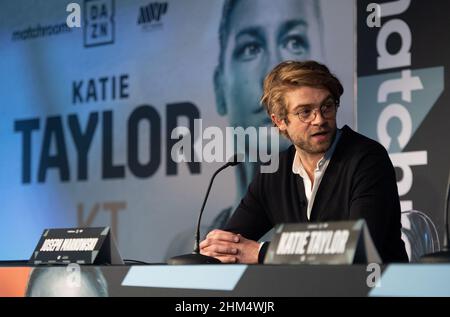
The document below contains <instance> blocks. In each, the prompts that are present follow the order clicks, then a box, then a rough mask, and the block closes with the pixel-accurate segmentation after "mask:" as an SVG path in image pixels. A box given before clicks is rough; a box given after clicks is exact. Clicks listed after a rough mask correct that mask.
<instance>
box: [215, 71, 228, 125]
mask: <svg viewBox="0 0 450 317" xmlns="http://www.w3.org/2000/svg"><path fill="white" fill-rule="evenodd" d="M214 93H215V94H216V109H217V112H218V113H219V114H220V115H221V116H224V115H226V114H227V105H226V102H225V95H224V92H223V77H222V72H221V71H220V69H219V66H217V67H216V69H215V71H214Z"/></svg>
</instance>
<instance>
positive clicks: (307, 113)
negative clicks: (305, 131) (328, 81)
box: [294, 98, 338, 123]
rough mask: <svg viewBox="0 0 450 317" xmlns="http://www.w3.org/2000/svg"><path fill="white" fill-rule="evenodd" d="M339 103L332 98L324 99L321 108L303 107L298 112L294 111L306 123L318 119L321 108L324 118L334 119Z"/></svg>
mask: <svg viewBox="0 0 450 317" xmlns="http://www.w3.org/2000/svg"><path fill="white" fill-rule="evenodd" d="M337 105H338V103H337V102H336V100H334V99H332V98H330V99H327V100H325V101H324V103H323V104H321V105H320V108H314V109H309V108H303V109H301V110H299V111H298V112H296V113H294V115H296V116H297V117H298V118H299V119H300V121H302V122H304V123H310V122H312V121H314V119H316V116H317V112H318V111H319V109H320V113H321V115H322V117H323V118H324V119H332V118H333V117H334V116H335V115H336V109H337Z"/></svg>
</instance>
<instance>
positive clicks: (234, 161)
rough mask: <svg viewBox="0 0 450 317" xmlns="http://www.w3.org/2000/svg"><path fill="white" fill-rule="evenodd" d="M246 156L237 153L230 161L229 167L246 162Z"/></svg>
mask: <svg viewBox="0 0 450 317" xmlns="http://www.w3.org/2000/svg"><path fill="white" fill-rule="evenodd" d="M244 158H245V155H244V154H242V153H235V154H234V155H233V156H232V157H230V158H229V159H228V163H227V165H228V166H235V165H238V164H241V163H242V162H244Z"/></svg>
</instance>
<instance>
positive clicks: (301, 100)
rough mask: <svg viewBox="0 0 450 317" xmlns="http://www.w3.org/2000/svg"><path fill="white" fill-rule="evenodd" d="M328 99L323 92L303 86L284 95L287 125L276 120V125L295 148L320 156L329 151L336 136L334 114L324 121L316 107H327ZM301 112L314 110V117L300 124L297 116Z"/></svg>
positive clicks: (283, 121)
mask: <svg viewBox="0 0 450 317" xmlns="http://www.w3.org/2000/svg"><path fill="white" fill-rule="evenodd" d="M332 100H333V99H332V96H331V94H330V92H329V91H328V90H327V89H320V88H312V87H306V86H305V87H300V88H296V89H294V90H291V91H289V92H287V93H286V95H285V101H286V104H287V108H288V119H289V123H286V121H285V120H279V121H278V122H277V125H278V126H279V128H280V130H282V131H285V132H286V133H287V134H288V135H289V138H290V139H291V141H292V143H293V144H294V145H295V146H296V148H297V149H300V150H301V151H303V152H306V153H308V154H312V155H315V154H324V153H325V152H326V151H327V150H328V149H329V148H330V146H331V143H332V142H333V139H334V135H335V133H336V112H332V113H331V115H328V116H329V118H328V119H327V118H324V116H323V115H322V114H321V112H320V111H319V108H320V106H321V105H325V104H330V101H331V102H333V101H332ZM333 104H334V103H333ZM333 109H335V108H333ZM305 110H306V111H311V110H312V111H315V118H314V120H312V121H311V122H309V123H305V122H303V121H301V120H300V118H299V116H298V115H297V114H298V113H299V112H301V111H305Z"/></svg>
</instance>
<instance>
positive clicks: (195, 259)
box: [167, 154, 241, 265]
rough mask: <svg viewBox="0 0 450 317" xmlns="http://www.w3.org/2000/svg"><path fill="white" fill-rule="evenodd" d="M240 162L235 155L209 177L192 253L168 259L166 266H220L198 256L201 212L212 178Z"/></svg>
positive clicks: (215, 260)
mask: <svg viewBox="0 0 450 317" xmlns="http://www.w3.org/2000/svg"><path fill="white" fill-rule="evenodd" d="M240 163H241V161H240V160H239V158H238V155H237V154H235V155H234V156H233V157H232V159H231V160H229V162H228V163H226V164H225V165H223V166H222V167H220V168H219V169H218V170H217V171H216V172H215V173H214V174H213V176H212V177H211V180H210V181H209V186H208V190H207V191H206V195H205V199H203V204H202V208H201V209H200V214H199V215H198V220H197V231H196V232H195V245H194V251H193V252H192V253H190V254H183V255H178V256H175V257H172V258H170V259H169V260H168V261H167V264H171V265H180V264H220V263H222V262H220V260H218V259H216V258H214V257H212V256H206V255H203V254H200V224H201V220H202V215H203V211H204V210H205V206H206V201H207V200H208V196H209V192H210V191H211V187H212V184H213V182H214V178H216V176H217V174H219V173H220V172H221V171H223V170H224V169H226V168H227V167H228V166H236V165H238V164H240Z"/></svg>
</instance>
